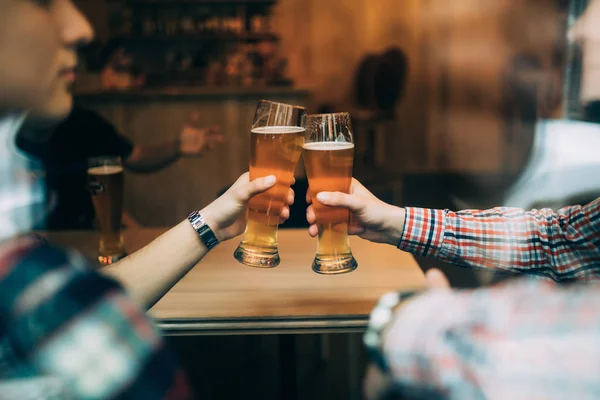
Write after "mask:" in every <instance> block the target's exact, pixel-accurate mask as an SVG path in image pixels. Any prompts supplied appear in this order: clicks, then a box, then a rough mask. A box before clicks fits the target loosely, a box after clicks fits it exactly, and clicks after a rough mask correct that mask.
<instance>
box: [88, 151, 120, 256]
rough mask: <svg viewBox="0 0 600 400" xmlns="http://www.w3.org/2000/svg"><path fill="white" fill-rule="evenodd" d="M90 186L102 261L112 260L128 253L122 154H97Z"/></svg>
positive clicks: (90, 165) (91, 164) (90, 167)
mask: <svg viewBox="0 0 600 400" xmlns="http://www.w3.org/2000/svg"><path fill="white" fill-rule="evenodd" d="M88 177H89V187H90V192H91V194H92V202H93V203H94V210H95V212H96V220H97V223H98V228H99V230H100V243H99V245H98V262H99V263H100V264H102V265H109V264H112V263H114V262H116V261H118V260H120V259H121V258H123V257H125V256H126V253H125V247H124V245H123V236H122V235H121V217H122V215H123V180H124V179H123V165H122V164H121V159H120V158H119V157H97V158H92V159H90V160H89V162H88Z"/></svg>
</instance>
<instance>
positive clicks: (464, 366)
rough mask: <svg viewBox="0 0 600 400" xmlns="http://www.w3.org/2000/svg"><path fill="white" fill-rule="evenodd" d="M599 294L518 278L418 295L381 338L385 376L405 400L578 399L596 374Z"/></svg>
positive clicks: (594, 288) (593, 289)
mask: <svg viewBox="0 0 600 400" xmlns="http://www.w3.org/2000/svg"><path fill="white" fill-rule="evenodd" d="M598 289H600V288H599V287H598V285H596V284H593V285H592V284H587V285H580V286H576V287H570V288H568V289H566V288H564V287H559V286H554V285H552V284H550V283H545V282H541V281H532V280H523V281H520V282H513V283H510V284H507V285H502V286H497V287H493V288H488V289H480V290H475V291H470V292H452V291H449V290H448V291H444V290H438V291H431V292H429V293H426V294H424V295H422V296H419V297H417V298H415V299H414V300H412V301H410V302H408V303H407V304H406V305H405V306H402V307H401V308H400V310H399V311H398V312H397V313H396V315H395V316H394V317H393V320H392V322H391V325H390V327H389V328H388V329H387V330H386V333H385V334H384V337H383V351H384V356H385V358H386V361H387V364H388V365H389V367H390V369H391V374H392V378H393V379H394V381H395V383H396V384H397V387H398V388H399V391H400V392H401V393H400V394H402V395H405V396H406V395H408V397H410V398H432V397H435V396H431V395H432V393H438V394H439V393H443V394H444V398H446V399H466V398H471V399H479V398H507V399H508V398H510V399H521V398H532V397H535V398H585V397H587V396H588V395H589V394H590V393H591V392H588V391H590V390H596V388H597V376H598V373H600V364H598V362H597V360H598V359H599V358H600V346H598V344H600V343H599V340H600V339H598V338H599V337H600V324H599V323H598V322H600V317H599V316H598V313H596V312H595V311H594V310H595V309H596V308H597V307H598V305H599V304H600V291H599V290H598ZM575 360H576V361H575ZM588 368H589V369H588ZM562 390H569V391H572V392H569V393H566V392H562ZM420 394H423V396H425V397H423V396H421V395H420ZM427 396H431V397H427Z"/></svg>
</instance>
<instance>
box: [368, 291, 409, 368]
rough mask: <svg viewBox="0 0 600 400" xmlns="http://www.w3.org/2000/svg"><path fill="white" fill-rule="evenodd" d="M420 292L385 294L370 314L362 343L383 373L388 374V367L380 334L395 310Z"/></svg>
mask: <svg viewBox="0 0 600 400" xmlns="http://www.w3.org/2000/svg"><path fill="white" fill-rule="evenodd" d="M420 292H421V290H412V291H404V292H390V293H386V294H384V295H383V296H381V298H380V299H379V302H378V303H377V305H376V306H375V308H374V309H373V311H372V312H371V316H370V318H369V324H368V327H367V331H366V332H365V334H364V336H363V343H364V345H365V347H366V348H367V354H368V355H369V358H370V359H371V361H373V363H374V364H375V365H376V366H377V367H378V368H379V369H380V370H381V371H382V372H383V373H388V372H389V366H388V363H387V361H386V359H385V356H384V354H383V343H382V341H383V338H382V334H383V331H384V330H385V328H387V326H388V325H389V323H390V321H391V320H392V317H393V316H394V311H395V309H396V308H397V307H398V306H399V305H400V304H401V303H402V302H403V301H404V300H407V299H409V298H411V297H412V296H414V295H415V294H418V293H420Z"/></svg>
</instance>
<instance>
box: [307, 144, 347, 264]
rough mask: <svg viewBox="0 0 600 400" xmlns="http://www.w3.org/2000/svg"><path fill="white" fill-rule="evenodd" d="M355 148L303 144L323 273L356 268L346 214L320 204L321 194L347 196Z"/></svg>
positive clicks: (340, 145) (318, 254)
mask: <svg viewBox="0 0 600 400" xmlns="http://www.w3.org/2000/svg"><path fill="white" fill-rule="evenodd" d="M353 161H354V144H353V143H347V142H314V143H305V144H304V167H305V169H306V175H307V177H308V183H309V190H310V194H311V196H312V203H313V208H314V211H315V215H316V218H317V226H318V228H319V240H318V245H317V256H316V261H317V262H320V263H324V264H327V270H326V271H317V272H324V273H342V272H348V270H349V269H354V268H356V265H355V264H356V262H355V261H354V258H353V257H352V252H351V250H350V243H349V240H348V223H349V219H350V214H349V211H348V210H347V209H345V208H341V207H329V206H324V205H323V204H321V203H319V202H318V201H317V199H316V194H317V193H320V192H343V193H348V192H349V190H350V184H351V182H352V164H353Z"/></svg>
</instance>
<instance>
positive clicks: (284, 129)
mask: <svg viewBox="0 0 600 400" xmlns="http://www.w3.org/2000/svg"><path fill="white" fill-rule="evenodd" d="M305 131H306V129H305V128H302V127H301V126H263V127H261V128H254V129H252V133H260V134H263V135H267V134H268V135H282V134H286V133H304V132H305Z"/></svg>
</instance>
